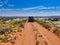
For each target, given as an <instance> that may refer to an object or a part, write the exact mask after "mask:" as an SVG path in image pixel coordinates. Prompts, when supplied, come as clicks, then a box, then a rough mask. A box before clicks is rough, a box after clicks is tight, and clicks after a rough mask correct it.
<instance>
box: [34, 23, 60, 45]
mask: <svg viewBox="0 0 60 45" xmlns="http://www.w3.org/2000/svg"><path fill="white" fill-rule="evenodd" d="M33 25H34V26H35V27H36V29H37V30H38V31H39V32H40V33H41V35H42V36H43V37H44V38H45V40H46V41H47V42H48V43H49V44H50V45H60V39H59V38H58V37H57V36H56V35H54V34H53V33H52V32H50V31H48V30H47V29H45V28H44V27H43V26H41V25H39V24H38V23H36V22H35V23H33Z"/></svg>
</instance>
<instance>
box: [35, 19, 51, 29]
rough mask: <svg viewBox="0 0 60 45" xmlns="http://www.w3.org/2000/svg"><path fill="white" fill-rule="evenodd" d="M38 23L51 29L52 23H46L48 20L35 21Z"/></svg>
mask: <svg viewBox="0 0 60 45" xmlns="http://www.w3.org/2000/svg"><path fill="white" fill-rule="evenodd" d="M35 21H36V22H38V23H39V24H41V25H43V26H44V27H45V28H47V29H50V27H51V26H50V23H49V22H46V20H39V19H38V20H35Z"/></svg>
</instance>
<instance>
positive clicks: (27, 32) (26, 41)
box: [16, 22, 60, 45]
mask: <svg viewBox="0 0 60 45" xmlns="http://www.w3.org/2000/svg"><path fill="white" fill-rule="evenodd" d="M31 24H33V26H34V27H33V26H32V25H31ZM34 30H35V31H34ZM37 31H38V33H37ZM17 35H18V34H17ZM38 35H42V37H36V36H38ZM36 38H37V40H38V41H39V44H37V43H36V42H37V40H36ZM43 41H46V42H47V43H48V44H43ZM46 42H45V43H46ZM16 45H60V39H59V38H58V37H57V36H56V35H55V34H53V33H52V32H50V31H48V30H47V29H46V28H44V27H43V26H41V25H40V24H38V23H36V22H34V23H29V22H26V23H25V26H24V29H23V31H22V36H18V38H17V40H16Z"/></svg>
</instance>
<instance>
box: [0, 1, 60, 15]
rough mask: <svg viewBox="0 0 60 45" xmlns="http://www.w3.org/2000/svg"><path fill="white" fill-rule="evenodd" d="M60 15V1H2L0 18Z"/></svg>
mask: <svg viewBox="0 0 60 45" xmlns="http://www.w3.org/2000/svg"><path fill="white" fill-rule="evenodd" d="M30 15H32V16H36V15H37V16H52V15H54V16H56V15H58V16H59V15H60V0H0V16H30Z"/></svg>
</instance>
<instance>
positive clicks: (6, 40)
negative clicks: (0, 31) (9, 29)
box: [0, 35, 11, 42]
mask: <svg viewBox="0 0 60 45" xmlns="http://www.w3.org/2000/svg"><path fill="white" fill-rule="evenodd" d="M0 40H1V41H2V42H8V41H9V40H11V37H10V36H8V35H6V36H4V37H0Z"/></svg>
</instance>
